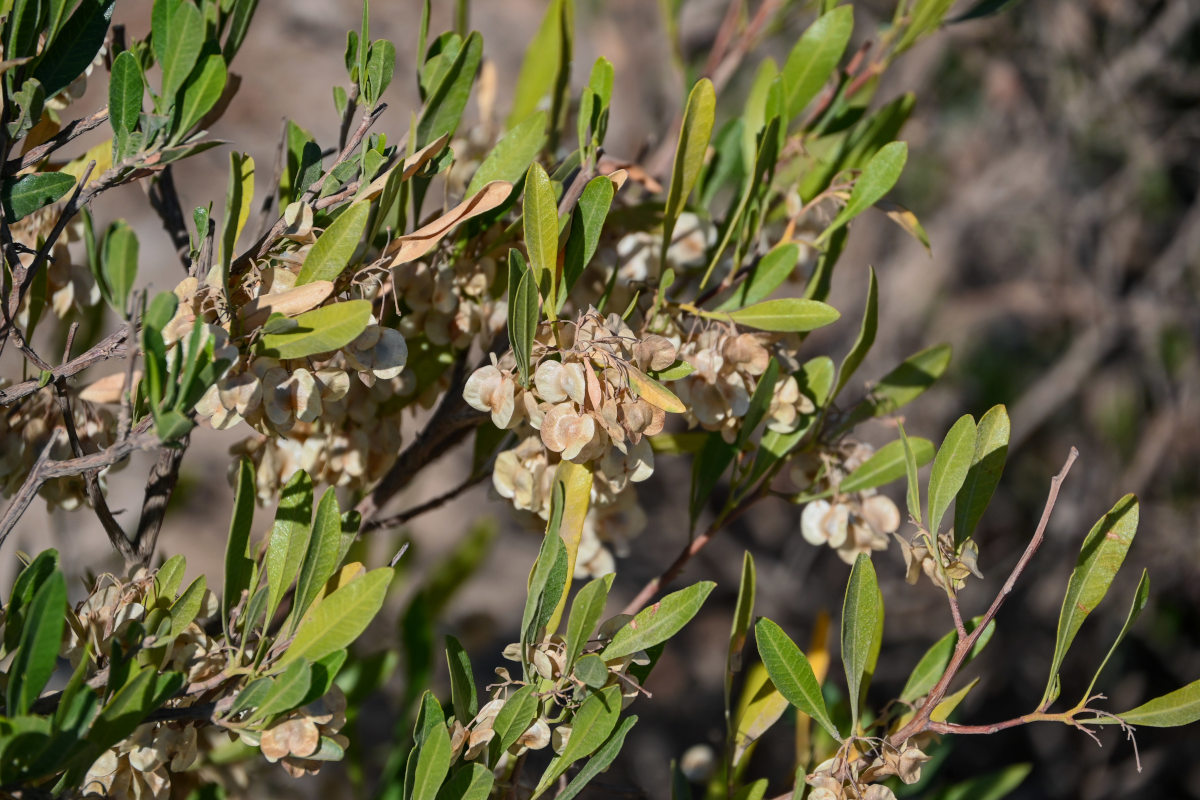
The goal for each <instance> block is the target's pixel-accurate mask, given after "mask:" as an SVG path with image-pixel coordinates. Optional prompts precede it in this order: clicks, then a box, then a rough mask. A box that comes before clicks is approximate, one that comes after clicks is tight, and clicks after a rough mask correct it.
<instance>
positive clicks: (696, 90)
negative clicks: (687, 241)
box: [660, 78, 717, 264]
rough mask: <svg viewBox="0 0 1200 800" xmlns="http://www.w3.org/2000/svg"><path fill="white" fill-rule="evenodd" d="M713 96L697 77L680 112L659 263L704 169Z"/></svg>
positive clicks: (714, 103)
mask: <svg viewBox="0 0 1200 800" xmlns="http://www.w3.org/2000/svg"><path fill="white" fill-rule="evenodd" d="M716 109H717V93H716V90H715V89H714V88H713V85H712V81H710V80H709V79H708V78H701V79H700V80H699V81H698V82H697V83H696V85H695V86H694V87H692V91H691V94H689V95H688V100H687V106H686V107H685V108H684V111H683V125H682V127H681V128H680V129H679V144H678V145H677V146H676V148H675V164H674V166H673V167H672V169H671V187H670V189H668V191H667V204H666V208H664V209H663V239H662V257H661V259H660V260H661V261H662V263H664V264H665V263H667V258H666V254H667V249H668V248H669V247H670V246H671V237H672V234H674V232H675V223H676V222H677V221H678V220H679V215H680V214H681V213H682V212H683V207H684V205H685V204H686V203H687V199H688V195H690V194H691V193H692V187H694V186H695V185H696V179H697V178H698V177H700V169H701V167H703V166H704V153H705V151H706V150H707V149H708V140H709V137H711V136H712V128H713V120H714V119H715V116H716Z"/></svg>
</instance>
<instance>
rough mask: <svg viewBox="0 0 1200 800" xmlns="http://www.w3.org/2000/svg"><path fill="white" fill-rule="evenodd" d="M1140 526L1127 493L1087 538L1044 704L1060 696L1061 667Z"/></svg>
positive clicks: (1065, 603) (1061, 623)
mask: <svg viewBox="0 0 1200 800" xmlns="http://www.w3.org/2000/svg"><path fill="white" fill-rule="evenodd" d="M1137 525H1138V501H1137V498H1136V497H1134V496H1133V495H1132V494H1127V495H1125V496H1124V497H1122V498H1121V499H1120V500H1118V501H1117V503H1116V505H1114V506H1113V507H1112V509H1111V510H1110V511H1109V512H1108V513H1107V514H1105V515H1104V516H1103V517H1101V518H1100V520H1099V521H1098V522H1097V523H1096V524H1095V525H1094V526H1093V527H1092V529H1091V531H1090V532H1089V533H1088V535H1087V538H1086V539H1084V540H1083V548H1082V549H1081V550H1080V553H1079V559H1078V561H1076V562H1075V569H1074V570H1072V571H1071V580H1070V581H1069V582H1068V583H1067V592H1066V595H1065V596H1064V597H1063V603H1062V610H1061V611H1060V613H1059V616H1058V635H1057V636H1056V637H1055V642H1054V657H1053V659H1052V660H1051V662H1050V677H1049V679H1048V680H1047V682H1046V691H1045V693H1044V694H1043V695H1042V703H1047V702H1051V701H1053V699H1054V698H1055V697H1056V696H1057V694H1058V692H1057V688H1058V669H1059V667H1060V666H1061V665H1062V660H1063V658H1064V657H1065V656H1066V655H1067V650H1069V649H1070V647H1071V642H1073V641H1074V640H1075V634H1076V633H1078V632H1079V626H1081V625H1082V624H1083V621H1084V619H1086V618H1087V615H1088V614H1090V613H1091V611H1092V609H1093V608H1095V607H1096V606H1097V605H1099V604H1100V601H1101V600H1103V599H1104V595H1106V594H1107V593H1108V587H1109V586H1111V585H1112V581H1113V578H1114V577H1116V574H1117V570H1119V569H1120V568H1121V564H1122V562H1124V561H1125V554H1126V553H1128V552H1129V545H1131V544H1132V543H1133V537H1134V534H1136V533H1137ZM1039 705H1040V704H1039Z"/></svg>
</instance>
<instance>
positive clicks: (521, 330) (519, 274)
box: [508, 248, 538, 387]
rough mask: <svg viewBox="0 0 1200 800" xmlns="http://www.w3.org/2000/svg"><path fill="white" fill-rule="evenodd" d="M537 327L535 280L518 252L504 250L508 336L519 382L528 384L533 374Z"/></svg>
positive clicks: (524, 384)
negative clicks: (506, 268) (532, 361)
mask: <svg viewBox="0 0 1200 800" xmlns="http://www.w3.org/2000/svg"><path fill="white" fill-rule="evenodd" d="M537 329H538V291H537V279H536V278H535V277H534V273H533V270H532V269H530V267H529V265H528V264H526V263H525V257H524V256H522V255H521V251H520V250H517V249H516V248H513V249H512V250H509V251H508V336H509V343H510V344H511V345H512V349H513V358H515V359H516V362H517V372H518V373H519V375H520V378H521V385H522V386H526V387H528V386H529V385H530V384H529V382H530V377H531V376H532V374H533V370H532V364H531V363H530V357H531V354H532V352H533V342H534V339H535V338H536V337H537Z"/></svg>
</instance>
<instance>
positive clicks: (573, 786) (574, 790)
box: [554, 714, 638, 800]
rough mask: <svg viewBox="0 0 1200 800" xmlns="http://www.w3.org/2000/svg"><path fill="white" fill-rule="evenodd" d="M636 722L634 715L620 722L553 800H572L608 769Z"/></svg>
mask: <svg viewBox="0 0 1200 800" xmlns="http://www.w3.org/2000/svg"><path fill="white" fill-rule="evenodd" d="M637 721H638V718H637V715H636V714H634V715H631V716H628V717H626V718H625V719H623V720H621V724H620V725H618V726H617V728H616V730H614V731H613V732H612V734H611V735H610V736H609V737H608V739H606V740H605V742H604V744H602V745H601V746H600V747H599V748H598V749H597V750H596V752H595V754H593V755H592V757H591V758H590V759H588V762H587V763H586V764H584V765H583V769H581V770H579V772H577V773H575V777H574V778H572V779H571V782H570V783H568V784H567V786H566V788H565V789H563V790H562V791H561V792H559V793H558V794H557V795H555V797H554V800H572V798H574V797H576V796H578V795H579V793H580V792H582V791H583V789H584V787H586V786H587V785H588V783H590V782H591V781H592V780H593V779H594V778H595V777H596V776H597V775H599V774H600V773H601V772H604V770H606V769H608V767H609V765H611V764H612V762H613V761H615V760H616V758H617V754H618V753H620V752H621V748H622V747H623V746H624V744H625V734H627V733H629V729H630V728H632V727H633V726H634V725H636V724H637Z"/></svg>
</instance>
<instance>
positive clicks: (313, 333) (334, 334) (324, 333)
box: [259, 300, 371, 359]
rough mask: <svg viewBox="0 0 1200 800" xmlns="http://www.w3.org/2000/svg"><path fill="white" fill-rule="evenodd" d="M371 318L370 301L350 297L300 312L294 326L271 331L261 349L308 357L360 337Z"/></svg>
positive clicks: (274, 355) (275, 355)
mask: <svg viewBox="0 0 1200 800" xmlns="http://www.w3.org/2000/svg"><path fill="white" fill-rule="evenodd" d="M370 321H371V301H369V300H347V301H345V302H342V303H334V304H333V305H329V306H323V307H321V308H314V309H313V310H312V311H305V312H304V313H303V314H299V315H297V316H296V317H295V318H294V319H293V322H294V323H295V327H293V328H291V329H290V330H288V331H286V332H284V333H268V334H265V335H264V336H263V337H262V341H261V343H260V345H259V349H260V351H261V352H262V354H263V355H265V356H270V357H272V358H279V359H286V358H305V357H306V356H312V355H316V354H317V353H328V352H331V351H333V350H338V349H340V348H342V347H345V346H346V345H348V344H350V343H351V342H353V341H354V340H355V339H357V338H358V336H359V334H361V333H362V332H363V331H364V330H366V329H367V325H368V324H369V323H370Z"/></svg>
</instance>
